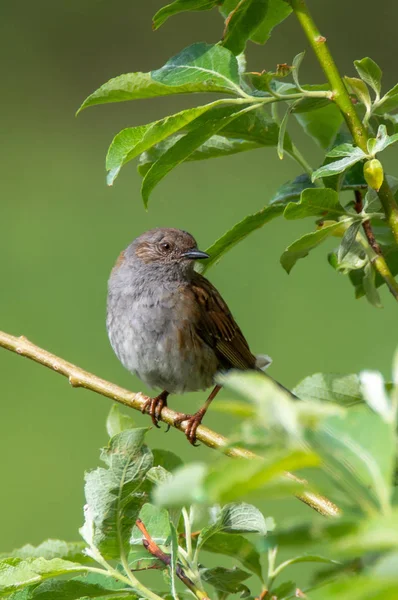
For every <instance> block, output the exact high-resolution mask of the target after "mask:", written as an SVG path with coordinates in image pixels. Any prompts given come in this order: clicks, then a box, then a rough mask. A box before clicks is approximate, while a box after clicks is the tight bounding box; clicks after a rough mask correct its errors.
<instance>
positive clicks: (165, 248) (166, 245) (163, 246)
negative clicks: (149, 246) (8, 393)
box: [160, 242, 171, 252]
mask: <svg viewBox="0 0 398 600" xmlns="http://www.w3.org/2000/svg"><path fill="white" fill-rule="evenodd" d="M170 247H171V246H170V244H169V242H162V243H161V244H160V248H161V250H163V252H168V251H169V250H170Z"/></svg>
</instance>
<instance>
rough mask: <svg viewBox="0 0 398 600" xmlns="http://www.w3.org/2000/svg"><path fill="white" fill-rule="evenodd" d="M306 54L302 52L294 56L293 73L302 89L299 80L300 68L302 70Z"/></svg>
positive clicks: (296, 82) (298, 86)
mask: <svg viewBox="0 0 398 600" xmlns="http://www.w3.org/2000/svg"><path fill="white" fill-rule="evenodd" d="M304 56H305V52H300V53H299V54H297V55H296V56H295V57H294V58H293V64H292V66H293V71H292V75H293V81H294V83H295V84H296V87H297V89H299V90H302V87H301V86H300V82H299V76H298V75H299V70H300V65H301V63H302V62H303V59H304Z"/></svg>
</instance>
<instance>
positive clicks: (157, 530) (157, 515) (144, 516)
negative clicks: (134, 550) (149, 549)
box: [130, 502, 170, 545]
mask: <svg viewBox="0 0 398 600" xmlns="http://www.w3.org/2000/svg"><path fill="white" fill-rule="evenodd" d="M138 518H139V519H141V521H142V522H143V523H144V525H145V527H146V529H147V530H148V532H149V535H150V536H151V538H152V539H153V540H154V542H156V544H158V545H159V544H161V545H164V544H165V543H166V540H167V539H168V538H169V537H170V523H169V515H168V513H167V510H166V509H165V508H160V507H159V506H154V505H153V504H149V502H148V503H146V504H144V506H143V507H142V508H141V510H140V513H139V515H138ZM130 544H131V545H134V544H140V545H141V544H142V533H141V531H140V530H139V529H138V527H137V526H136V525H134V527H133V531H132V533H131V537H130Z"/></svg>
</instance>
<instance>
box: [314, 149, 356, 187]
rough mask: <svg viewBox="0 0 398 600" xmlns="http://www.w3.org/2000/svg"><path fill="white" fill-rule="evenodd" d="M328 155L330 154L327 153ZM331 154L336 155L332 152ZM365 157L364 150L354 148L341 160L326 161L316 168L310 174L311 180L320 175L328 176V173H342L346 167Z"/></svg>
mask: <svg viewBox="0 0 398 600" xmlns="http://www.w3.org/2000/svg"><path fill="white" fill-rule="evenodd" d="M335 150H336V152H337V149H335ZM329 155H330V154H329ZM333 156H336V154H334V155H333ZM365 158H366V154H365V152H363V151H362V150H361V149H360V148H354V147H353V150H352V152H351V153H350V154H349V155H346V156H345V157H344V158H342V159H341V160H336V161H334V162H331V163H328V164H327V165H323V166H322V167H320V168H319V169H317V170H316V171H315V172H314V173H313V174H312V181H315V180H316V179H319V178H320V177H330V175H336V174H337V173H342V172H343V171H345V170H346V169H348V167H351V166H352V165H355V163H357V162H359V161H361V160H364V159H365Z"/></svg>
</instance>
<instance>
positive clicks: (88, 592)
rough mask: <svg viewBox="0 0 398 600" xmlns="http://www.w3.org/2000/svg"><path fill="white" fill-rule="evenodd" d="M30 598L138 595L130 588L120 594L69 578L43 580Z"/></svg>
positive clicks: (109, 598) (74, 599) (69, 599)
mask: <svg viewBox="0 0 398 600" xmlns="http://www.w3.org/2000/svg"><path fill="white" fill-rule="evenodd" d="M30 598H32V600H33V599H34V600H83V599H84V600H86V598H100V599H101V600H102V599H104V600H105V598H106V599H107V600H116V599H117V598H121V599H122V598H125V599H126V600H135V599H137V598H138V596H137V595H136V594H134V592H133V591H132V590H131V591H130V593H128V592H127V593H126V594H123V595H120V593H118V591H117V590H115V589H114V588H113V589H108V588H106V587H103V586H102V585H98V584H94V583H89V582H85V581H83V580H82V579H80V580H78V579H69V580H68V581H45V582H44V583H42V584H40V585H39V586H38V587H36V588H35V589H34V591H33V592H32V593H31V594H30V595H29V600H30Z"/></svg>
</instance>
